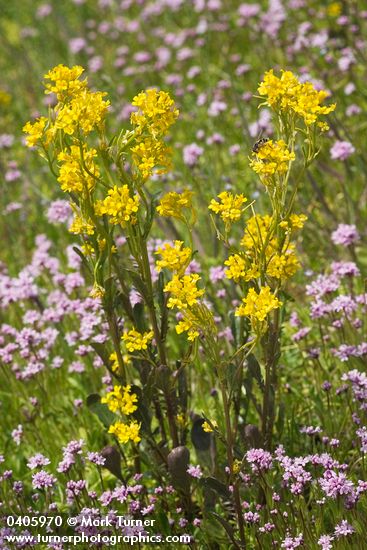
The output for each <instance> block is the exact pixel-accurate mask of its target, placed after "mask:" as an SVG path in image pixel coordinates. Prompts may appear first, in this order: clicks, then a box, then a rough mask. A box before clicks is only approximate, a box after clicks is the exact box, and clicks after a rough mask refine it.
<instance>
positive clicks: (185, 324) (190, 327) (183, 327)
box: [176, 315, 199, 342]
mask: <svg viewBox="0 0 367 550" xmlns="http://www.w3.org/2000/svg"><path fill="white" fill-rule="evenodd" d="M176 332H177V334H182V333H183V332H187V339H188V340H189V342H193V341H194V340H196V338H198V336H199V331H198V329H197V328H196V327H195V325H194V323H193V317H192V316H187V315H185V317H184V319H182V320H181V321H179V322H178V323H177V325H176Z"/></svg>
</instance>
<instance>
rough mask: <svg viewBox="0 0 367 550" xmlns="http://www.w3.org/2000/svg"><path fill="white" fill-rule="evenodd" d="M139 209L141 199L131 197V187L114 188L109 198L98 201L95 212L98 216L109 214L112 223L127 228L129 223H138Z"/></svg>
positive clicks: (110, 191)
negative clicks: (137, 214)
mask: <svg viewBox="0 0 367 550" xmlns="http://www.w3.org/2000/svg"><path fill="white" fill-rule="evenodd" d="M138 208H139V197H138V195H134V196H133V197H132V196H131V195H130V191H129V187H128V186H127V185H123V186H122V187H117V185H115V186H114V188H113V189H109V191H108V196H107V197H105V198H104V199H103V200H99V201H96V203H95V212H96V214H97V216H103V214H107V215H108V216H111V219H110V222H111V223H112V224H114V225H118V224H120V225H121V226H122V227H125V226H126V224H127V223H128V222H130V223H132V224H134V223H136V213H137V211H138Z"/></svg>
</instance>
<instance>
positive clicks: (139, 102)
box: [130, 89, 179, 139]
mask: <svg viewBox="0 0 367 550" xmlns="http://www.w3.org/2000/svg"><path fill="white" fill-rule="evenodd" d="M132 105H133V106H134V107H137V108H138V111H137V112H134V113H131V117H130V121H131V124H132V125H133V126H135V130H136V132H137V133H138V134H139V133H142V132H143V131H147V132H149V133H150V134H151V135H152V136H153V138H154V139H157V138H158V137H160V136H163V135H165V134H166V133H167V131H168V129H169V127H170V126H171V125H172V124H173V123H174V122H175V120H176V119H177V117H178V113H179V112H178V109H176V108H175V102H174V101H173V99H172V98H171V97H170V95H169V94H168V93H167V92H163V91H159V92H158V91H157V90H155V89H151V90H146V91H145V92H141V93H140V94H138V95H136V96H135V97H134V98H133V101H132Z"/></svg>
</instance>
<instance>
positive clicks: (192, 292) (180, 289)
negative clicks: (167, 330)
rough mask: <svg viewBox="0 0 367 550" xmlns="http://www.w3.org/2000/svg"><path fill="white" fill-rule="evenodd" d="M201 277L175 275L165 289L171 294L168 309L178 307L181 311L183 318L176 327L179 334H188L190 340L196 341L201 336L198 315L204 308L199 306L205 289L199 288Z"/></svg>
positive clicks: (195, 274) (196, 275)
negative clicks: (198, 283)
mask: <svg viewBox="0 0 367 550" xmlns="http://www.w3.org/2000/svg"><path fill="white" fill-rule="evenodd" d="M199 280H200V275H198V274H197V273H192V274H190V275H184V276H183V277H180V276H179V275H178V274H175V275H174V276H173V278H172V280H171V281H169V282H168V283H167V284H166V286H165V287H164V289H163V290H164V292H169V293H170V297H169V299H168V302H167V307H169V308H170V309H172V308H174V307H176V308H177V309H179V310H180V311H181V314H182V316H183V318H182V319H181V320H180V321H179V322H178V323H177V325H176V332H177V334H182V333H183V332H187V337H188V340H190V341H194V340H195V339H196V338H197V337H198V336H199V328H200V327H201V321H200V318H199V317H198V313H199V312H200V310H201V309H202V306H201V307H200V305H199V304H198V300H199V298H201V296H202V295H203V294H204V292H205V291H204V290H203V289H199V288H197V286H196V285H197V282H198V281H199Z"/></svg>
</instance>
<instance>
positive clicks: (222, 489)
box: [200, 477, 231, 500]
mask: <svg viewBox="0 0 367 550" xmlns="http://www.w3.org/2000/svg"><path fill="white" fill-rule="evenodd" d="M200 485H202V486H203V487H208V488H209V489H212V490H213V491H215V492H216V493H217V494H218V495H219V496H220V497H222V498H225V499H226V500H228V499H230V498H231V494H230V492H229V490H228V487H227V486H226V485H225V484H224V483H222V482H221V481H219V480H218V479H215V477H204V478H201V479H200Z"/></svg>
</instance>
